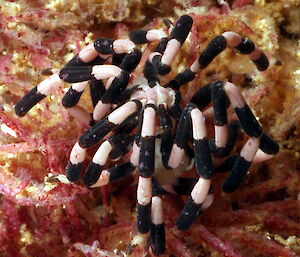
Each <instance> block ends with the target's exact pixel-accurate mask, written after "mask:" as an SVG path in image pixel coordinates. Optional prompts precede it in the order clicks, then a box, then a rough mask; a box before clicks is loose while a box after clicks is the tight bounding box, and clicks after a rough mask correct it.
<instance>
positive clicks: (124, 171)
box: [83, 135, 135, 187]
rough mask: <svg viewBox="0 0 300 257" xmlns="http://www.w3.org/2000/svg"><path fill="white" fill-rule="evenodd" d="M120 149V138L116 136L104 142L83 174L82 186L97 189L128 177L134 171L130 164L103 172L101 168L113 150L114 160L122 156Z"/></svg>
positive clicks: (126, 163) (123, 164) (120, 165)
mask: <svg viewBox="0 0 300 257" xmlns="http://www.w3.org/2000/svg"><path fill="white" fill-rule="evenodd" d="M122 148H123V147H122V142H121V138H120V137H119V136H118V135H113V136H111V137H110V138H109V139H108V140H106V141H104V142H103V143H102V144H101V146H100V147H99V148H98V150H97V152H96V154H95V155H94V157H93V160H92V161H91V163H90V164H89V166H88V168H87V170H86V172H85V174H84V177H83V181H84V184H85V185H87V186H90V187H99V186H103V185H106V184H108V183H110V182H113V181H115V180H118V179H121V178H123V177H126V176H128V175H130V174H131V173H132V172H133V171H134V169H135V166H134V165H133V164H132V163H131V162H125V163H122V164H119V165H117V166H115V167H112V168H110V169H108V170H103V166H104V165H105V164H106V162H107V160H108V158H109V156H111V153H112V152H113V150H115V151H114V155H115V156H114V158H119V157H120V156H122V154H123V149H122Z"/></svg>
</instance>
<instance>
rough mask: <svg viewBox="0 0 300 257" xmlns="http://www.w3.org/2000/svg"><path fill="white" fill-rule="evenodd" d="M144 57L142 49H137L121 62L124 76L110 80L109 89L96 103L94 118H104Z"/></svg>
mask: <svg viewBox="0 0 300 257" xmlns="http://www.w3.org/2000/svg"><path fill="white" fill-rule="evenodd" d="M141 57H142V53H141V51H140V50H138V49H135V50H134V51H132V52H131V53H129V54H126V56H125V57H124V59H123V60H122V62H121V64H120V66H119V67H120V69H122V70H124V71H126V73H124V74H123V76H122V77H115V78H113V80H112V81H108V83H109V85H107V86H106V88H107V90H106V92H105V93H104V94H103V96H102V97H101V99H100V101H99V102H98V103H97V104H96V106H95V109H94V112H93V119H94V120H96V121H97V120H100V119H102V118H103V117H104V116H105V114H106V113H107V111H108V110H109V109H110V108H111V105H112V103H113V101H114V100H115V98H116V97H117V96H118V95H120V94H121V93H122V92H123V91H124V90H125V88H126V87H127V85H128V81H129V78H130V75H129V74H130V73H131V72H132V71H133V70H134V69H135V68H136V67H137V65H138V64H139V62H140V60H141Z"/></svg>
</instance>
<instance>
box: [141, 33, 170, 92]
mask: <svg viewBox="0 0 300 257" xmlns="http://www.w3.org/2000/svg"><path fill="white" fill-rule="evenodd" d="M168 41H169V39H168V38H166V37H165V38H162V39H161V40H160V41H159V43H158V44H157V46H156V47H155V49H154V50H153V52H152V53H151V54H150V55H149V57H148V59H147V61H146V63H145V66H144V70H143V73H144V76H145V78H146V79H147V81H148V85H149V86H150V87H154V86H155V85H156V84H157V83H159V78H158V76H157V75H158V73H157V69H156V67H154V65H153V63H152V58H153V57H154V56H155V55H162V54H163V52H164V51H165V49H166V47H167V43H168Z"/></svg>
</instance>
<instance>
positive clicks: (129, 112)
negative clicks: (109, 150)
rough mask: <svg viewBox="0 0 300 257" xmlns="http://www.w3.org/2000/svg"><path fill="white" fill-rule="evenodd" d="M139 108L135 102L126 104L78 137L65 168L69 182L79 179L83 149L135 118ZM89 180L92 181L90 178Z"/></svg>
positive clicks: (139, 105)
mask: <svg viewBox="0 0 300 257" xmlns="http://www.w3.org/2000/svg"><path fill="white" fill-rule="evenodd" d="M141 107H142V104H141V102H139V101H137V100H133V101H130V102H127V103H126V104H124V105H122V106H121V107H119V108H118V109H116V110H115V111H113V112H112V113H111V114H110V115H108V116H107V117H106V118H105V119H104V120H101V121H98V122H97V123H96V124H95V125H94V126H92V127H91V128H90V129H88V130H87V131H86V132H85V133H84V134H83V135H82V136H81V137H80V139H79V142H77V143H76V144H75V146H74V147H73V150H72V152H71V155H70V161H69V163H68V165H67V168H66V174H67V177H68V179H69V180H70V181H72V182H75V181H77V180H78V179H79V175H80V170H81V167H82V163H83V161H84V159H85V152H86V150H85V149H86V148H89V147H91V146H93V145H95V144H97V143H98V142H99V141H100V140H102V139H103V137H105V136H106V135H107V134H108V133H109V132H110V131H112V130H113V129H114V128H116V127H117V126H118V125H120V124H122V123H123V122H127V121H128V120H130V119H131V118H133V117H135V116H136V115H137V113H138V112H139V111H140V109H141ZM104 146H105V145H104ZM104 146H103V147H104ZM83 153H84V155H83ZM99 154H100V153H99ZM105 162H106V161H105ZM73 174H75V175H73ZM90 180H92V178H91V179H90Z"/></svg>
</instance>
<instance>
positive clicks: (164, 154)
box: [158, 104, 173, 169]
mask: <svg viewBox="0 0 300 257" xmlns="http://www.w3.org/2000/svg"><path fill="white" fill-rule="evenodd" d="M158 116H159V120H160V127H161V129H162V130H163V132H162V134H161V145H160V152H161V158H162V162H163V165H164V167H165V168H166V169H169V168H170V167H169V166H168V161H169V156H170V153H171V150H172V145H173V139H172V127H173V124H172V123H173V122H172V119H171V117H170V115H169V112H168V110H167V108H166V107H165V105H163V104H160V105H159V106H158Z"/></svg>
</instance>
